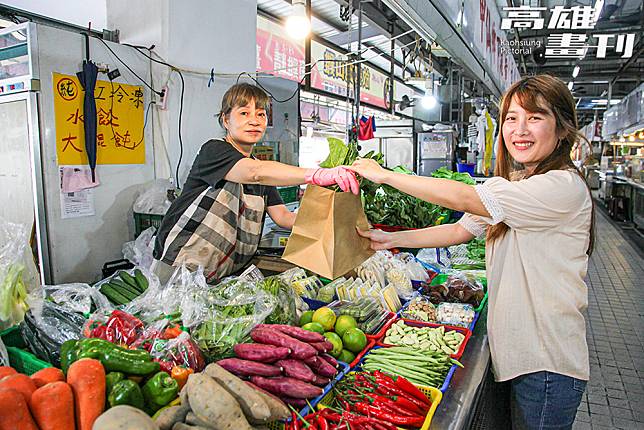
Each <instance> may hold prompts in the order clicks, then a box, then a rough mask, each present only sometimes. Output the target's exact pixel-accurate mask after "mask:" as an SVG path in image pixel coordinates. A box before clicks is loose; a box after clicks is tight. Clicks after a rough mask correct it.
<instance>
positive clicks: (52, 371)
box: [31, 367, 65, 388]
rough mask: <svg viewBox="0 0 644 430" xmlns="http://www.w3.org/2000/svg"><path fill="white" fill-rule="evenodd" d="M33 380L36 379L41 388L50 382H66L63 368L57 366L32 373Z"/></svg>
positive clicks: (37, 385)
mask: <svg viewBox="0 0 644 430" xmlns="http://www.w3.org/2000/svg"><path fill="white" fill-rule="evenodd" d="M31 380H32V381H34V383H35V384H36V387H38V388H40V387H42V386H43V385H47V384H49V383H50V382H56V381H63V382H65V374H63V371H62V370H60V369H57V368H55V367H47V368H45V369H41V370H39V371H37V372H36V373H34V374H33V375H31Z"/></svg>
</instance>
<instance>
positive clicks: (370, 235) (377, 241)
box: [358, 224, 474, 251]
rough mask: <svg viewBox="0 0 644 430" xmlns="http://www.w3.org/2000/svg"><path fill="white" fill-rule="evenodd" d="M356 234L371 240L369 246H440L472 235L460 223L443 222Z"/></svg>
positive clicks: (383, 247) (460, 241) (382, 247)
mask: <svg viewBox="0 0 644 430" xmlns="http://www.w3.org/2000/svg"><path fill="white" fill-rule="evenodd" d="M358 234H359V235H360V236H362V237H366V238H367V239H369V240H371V248H372V249H374V250H376V251H378V250H380V249H391V248H440V247H446V246H452V245H459V244H461V243H466V242H469V241H470V240H472V239H474V235H473V234H472V233H470V232H469V231H467V230H465V229H464V228H463V227H462V226H461V225H460V224H445V225H438V226H435V227H427V228H423V229H420V230H408V231H398V232H394V233H386V232H384V231H381V230H369V231H361V230H358Z"/></svg>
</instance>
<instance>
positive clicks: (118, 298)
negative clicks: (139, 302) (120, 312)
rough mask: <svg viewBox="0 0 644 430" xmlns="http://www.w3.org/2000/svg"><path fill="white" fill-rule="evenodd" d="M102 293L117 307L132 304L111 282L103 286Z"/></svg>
mask: <svg viewBox="0 0 644 430" xmlns="http://www.w3.org/2000/svg"><path fill="white" fill-rule="evenodd" d="M101 293H103V294H104V295H105V297H107V298H108V299H109V301H110V302H112V303H114V304H115V305H124V304H126V303H129V302H130V300H128V299H127V297H124V296H123V295H122V294H121V293H120V292H118V291H117V290H116V289H114V287H113V286H112V284H111V283H109V282H107V283H105V284H103V285H101Z"/></svg>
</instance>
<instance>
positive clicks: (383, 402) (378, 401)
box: [372, 396, 419, 416]
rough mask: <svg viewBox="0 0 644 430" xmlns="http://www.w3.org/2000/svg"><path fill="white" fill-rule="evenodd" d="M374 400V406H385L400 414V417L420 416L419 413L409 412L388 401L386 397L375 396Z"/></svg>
mask: <svg viewBox="0 0 644 430" xmlns="http://www.w3.org/2000/svg"><path fill="white" fill-rule="evenodd" d="M372 398H373V399H374V401H375V402H374V405H375V406H378V405H384V406H386V407H387V408H388V409H390V410H392V411H393V412H395V413H397V414H399V415H407V416H414V415H419V414H418V413H415V412H412V411H408V410H407V409H405V408H402V407H400V405H398V404H396V403H394V402H393V401H392V400H391V399H388V398H387V397H384V396H374V397H372Z"/></svg>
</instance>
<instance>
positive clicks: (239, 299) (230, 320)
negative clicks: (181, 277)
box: [190, 278, 276, 361]
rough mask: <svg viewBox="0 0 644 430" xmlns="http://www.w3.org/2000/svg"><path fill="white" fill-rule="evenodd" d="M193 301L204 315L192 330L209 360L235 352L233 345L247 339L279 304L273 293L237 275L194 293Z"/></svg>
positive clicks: (193, 305) (194, 305)
mask: <svg viewBox="0 0 644 430" xmlns="http://www.w3.org/2000/svg"><path fill="white" fill-rule="evenodd" d="M191 301H192V303H191V306H192V307H196V312H199V313H200V314H201V315H202V317H201V318H200V320H201V321H200V322H199V323H197V324H195V325H194V328H192V329H191V332H190V334H191V335H192V338H193V340H194V341H195V342H196V343H197V345H198V346H199V348H200V349H201V350H202V351H203V353H204V355H205V356H206V358H207V359H208V360H209V361H213V360H217V359H220V358H225V357H229V356H232V349H233V346H235V345H236V344H238V343H244V342H246V341H247V340H248V339H249V334H250V330H251V329H252V328H253V327H254V326H255V325H257V324H260V323H262V322H263V321H264V320H265V319H266V317H268V316H269V315H271V314H272V313H273V311H274V310H275V307H276V299H275V298H274V297H273V295H272V294H270V293H267V292H265V291H264V290H262V289H257V288H256V286H255V285H254V284H253V283H251V282H248V281H246V280H243V279H238V278H230V279H227V280H224V281H223V282H222V283H220V284H219V285H216V286H214V287H212V288H210V289H208V290H206V291H203V292H201V293H199V294H195V295H194V296H193V297H192V300H191ZM191 312H195V310H191Z"/></svg>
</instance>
